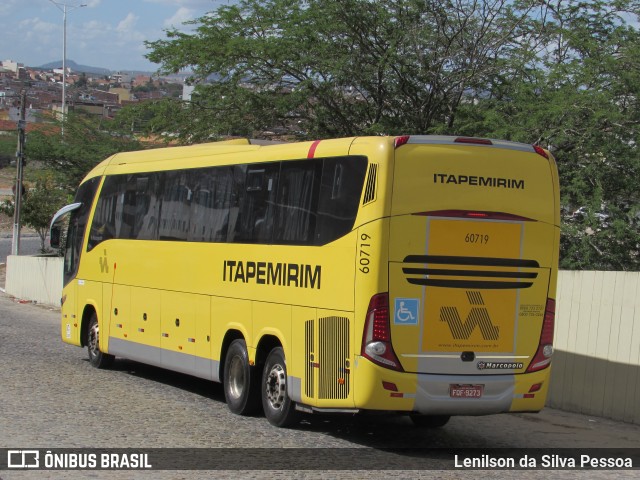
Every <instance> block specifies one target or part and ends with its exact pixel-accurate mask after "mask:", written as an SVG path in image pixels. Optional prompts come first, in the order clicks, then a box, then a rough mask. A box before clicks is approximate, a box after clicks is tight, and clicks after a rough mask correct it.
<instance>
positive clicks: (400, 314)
mask: <svg viewBox="0 0 640 480" xmlns="http://www.w3.org/2000/svg"><path fill="white" fill-rule="evenodd" d="M419 310H420V300H419V299H417V298H396V299H395V314H394V316H393V323H395V324H397V325H417V324H418V312H419Z"/></svg>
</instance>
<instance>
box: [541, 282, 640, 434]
mask: <svg viewBox="0 0 640 480" xmlns="http://www.w3.org/2000/svg"><path fill="white" fill-rule="evenodd" d="M554 347H555V350H556V351H555V353H554V357H553V363H552V374H551V388H550V394H549V398H548V400H547V404H548V405H549V406H551V407H556V408H560V409H563V410H569V411H572V412H579V413H584V414H589V415H595V416H599V417H607V418H612V419H615V420H622V421H625V422H632V423H637V424H640V272H591V271H584V272H574V271H571V272H569V271H562V272H560V274H559V277H558V301H557V312H556V332H555V341H554Z"/></svg>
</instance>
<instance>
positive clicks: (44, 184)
mask: <svg viewBox="0 0 640 480" xmlns="http://www.w3.org/2000/svg"><path fill="white" fill-rule="evenodd" d="M23 199H24V201H23V203H22V209H21V210H22V211H21V212H20V213H21V215H20V217H21V220H22V223H23V224H24V225H26V226H28V227H31V228H33V229H34V230H35V231H36V233H37V234H38V236H39V237H40V251H41V252H42V253H46V248H45V241H46V239H47V235H48V233H49V224H50V223H51V218H52V217H53V215H54V214H55V213H56V212H57V211H58V209H59V208H61V207H62V206H64V205H65V204H66V203H69V201H70V197H69V195H68V194H67V193H66V192H65V191H64V190H63V189H61V188H60V187H59V186H58V185H57V183H56V181H55V178H54V176H53V175H52V174H51V173H44V174H42V175H40V176H39V177H38V179H37V180H36V184H35V188H33V189H30V190H29V191H28V192H27V194H26V195H25V196H24V197H23ZM0 211H2V213H4V214H6V215H8V216H11V217H12V216H13V214H14V211H15V205H14V203H13V201H12V200H5V201H4V202H3V203H2V204H1V205H0Z"/></svg>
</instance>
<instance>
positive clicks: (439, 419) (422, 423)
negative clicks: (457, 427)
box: [411, 415, 451, 428]
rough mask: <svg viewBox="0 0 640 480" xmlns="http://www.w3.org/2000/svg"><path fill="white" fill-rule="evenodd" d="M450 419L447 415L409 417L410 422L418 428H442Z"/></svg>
mask: <svg viewBox="0 0 640 480" xmlns="http://www.w3.org/2000/svg"><path fill="white" fill-rule="evenodd" d="M450 418H451V417H450V416H449V415H411V421H412V422H413V424H414V425H415V426H416V427H420V428H440V427H444V426H445V425H446V424H447V422H448V421H449V419H450Z"/></svg>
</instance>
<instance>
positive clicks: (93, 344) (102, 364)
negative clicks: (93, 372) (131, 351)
mask: <svg viewBox="0 0 640 480" xmlns="http://www.w3.org/2000/svg"><path fill="white" fill-rule="evenodd" d="M86 343H87V352H88V353H89V363H91V365H93V366H94V367H96V368H108V367H110V366H111V365H112V364H113V360H114V359H115V357H114V356H113V355H110V354H108V353H104V352H102V351H101V350H100V324H99V323H98V317H97V315H96V314H95V313H93V314H92V315H91V318H90V319H89V328H87V339H86Z"/></svg>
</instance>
